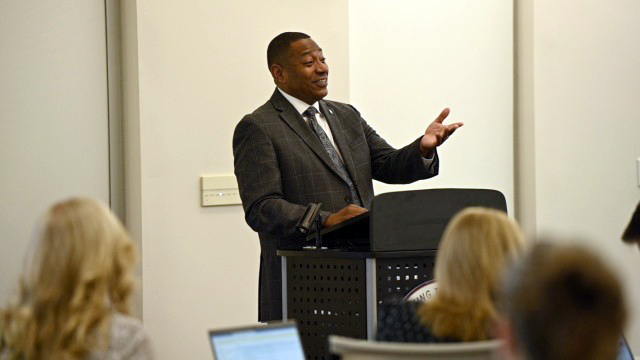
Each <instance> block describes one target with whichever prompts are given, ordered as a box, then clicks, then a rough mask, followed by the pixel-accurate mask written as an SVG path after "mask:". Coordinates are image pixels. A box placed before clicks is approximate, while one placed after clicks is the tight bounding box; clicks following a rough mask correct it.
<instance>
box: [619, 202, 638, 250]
mask: <svg viewBox="0 0 640 360" xmlns="http://www.w3.org/2000/svg"><path fill="white" fill-rule="evenodd" d="M622 240H623V241H624V242H629V243H632V242H635V243H636V244H638V246H640V203H638V206H637V207H636V211H635V212H634V213H633V215H632V216H631V221H629V225H627V228H626V229H625V230H624V233H623V234H622Z"/></svg>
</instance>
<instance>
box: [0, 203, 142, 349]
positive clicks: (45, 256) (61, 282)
mask: <svg viewBox="0 0 640 360" xmlns="http://www.w3.org/2000/svg"><path fill="white" fill-rule="evenodd" d="M31 246H32V248H31V249H30V251H29V253H28V254H27V259H26V263H25V271H24V272H23V274H22V276H21V279H20V283H19V293H18V296H17V299H16V301H15V302H14V303H13V304H11V305H9V306H8V307H7V308H6V309H5V310H3V311H1V312H0V331H1V332H2V334H1V337H0V354H9V355H10V356H11V357H15V358H20V359H42V358H55V359H79V358H82V357H84V356H85V355H86V354H88V353H89V351H91V350H96V349H100V348H104V347H106V346H107V345H108V341H109V332H108V330H109V324H110V319H111V314H112V313H113V312H119V313H123V314H130V304H129V300H130V298H131V293H132V291H133V287H134V276H133V271H132V268H133V265H134V263H135V259H136V251H135V248H134V245H133V243H132V242H131V239H130V238H129V235H128V234H127V232H126V230H125V229H124V228H123V226H122V224H121V223H120V221H118V219H117V218H116V217H115V216H114V215H113V214H112V213H111V212H110V211H109V209H107V208H106V207H105V206H104V205H102V204H101V203H99V202H97V201H95V200H92V199H88V198H72V199H69V200H66V201H62V202H60V203H57V204H55V205H53V206H52V207H51V208H50V209H49V211H48V212H47V214H46V215H45V218H44V221H43V224H42V226H41V228H40V229H39V233H38V235H37V236H36V237H35V239H34V243H32V245H31Z"/></svg>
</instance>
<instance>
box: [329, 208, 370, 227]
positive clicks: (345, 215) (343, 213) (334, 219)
mask: <svg viewBox="0 0 640 360" xmlns="http://www.w3.org/2000/svg"><path fill="white" fill-rule="evenodd" d="M367 211H369V210H367V209H365V208H363V207H360V206H358V205H353V204H351V205H348V206H346V207H344V208H342V209H340V210H339V211H338V212H335V213H333V214H331V215H329V216H328V217H327V219H326V220H325V221H324V226H325V227H329V226H333V225H337V224H340V223H341V222H344V221H346V220H349V219H351V218H354V217H356V216H358V215H361V214H364V213H366V212H367Z"/></svg>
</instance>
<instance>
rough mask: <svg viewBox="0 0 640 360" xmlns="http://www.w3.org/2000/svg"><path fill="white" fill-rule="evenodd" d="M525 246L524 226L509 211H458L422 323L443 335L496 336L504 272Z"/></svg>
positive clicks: (440, 254) (443, 246) (441, 250)
mask: <svg viewBox="0 0 640 360" xmlns="http://www.w3.org/2000/svg"><path fill="white" fill-rule="evenodd" d="M523 246H524V236H523V234H522V231H521V230H520V227H519V226H518V224H517V223H516V222H515V221H513V220H511V219H510V218H509V217H508V216H507V215H506V214H505V213H504V212H502V211H498V210H493V209H487V208H477V207H476V208H467V209H465V210H463V211H461V212H460V213H458V214H457V215H456V216H455V217H454V218H453V219H451V221H450V223H449V225H448V226H447V229H446V230H445V232H444V235H443V238H442V241H441V243H440V248H439V250H438V256H437V259H436V266H435V279H436V281H437V282H438V295H437V296H436V297H435V298H434V299H433V300H431V301H429V302H426V303H425V304H424V305H423V306H422V307H421V308H420V310H419V314H420V317H421V321H422V322H423V323H424V324H426V325H428V326H430V327H431V330H432V331H433V333H434V334H435V335H436V336H440V337H452V338H457V339H460V340H462V341H475V340H485V339H488V338H492V337H493V328H494V325H495V321H496V320H497V319H498V313H497V310H496V306H495V303H494V300H495V298H496V294H497V293H498V290H499V286H500V280H501V274H502V272H503V269H504V268H505V266H507V265H509V264H510V263H511V262H512V261H513V260H514V259H515V258H516V257H517V256H518V255H519V254H521V252H522V249H523Z"/></svg>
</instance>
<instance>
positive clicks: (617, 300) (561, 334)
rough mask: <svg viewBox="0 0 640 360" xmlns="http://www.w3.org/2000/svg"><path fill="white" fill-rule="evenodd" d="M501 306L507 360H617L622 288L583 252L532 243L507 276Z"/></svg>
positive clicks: (600, 263) (623, 315)
mask: <svg viewBox="0 0 640 360" xmlns="http://www.w3.org/2000/svg"><path fill="white" fill-rule="evenodd" d="M501 304H502V306H501V308H502V309H501V310H502V311H503V312H504V320H503V321H501V325H500V326H499V328H500V330H499V333H500V334H501V336H500V337H501V338H503V339H505V341H506V344H507V351H506V352H507V354H506V357H507V358H510V359H526V360H574V359H575V360H578V359H580V360H614V359H616V356H617V353H618V347H619V343H620V338H621V336H622V330H623V328H624V325H625V322H626V318H627V310H626V305H625V299H624V293H623V289H622V285H621V283H620V281H619V280H618V277H617V276H616V274H615V273H614V272H613V271H612V269H611V268H610V267H609V266H608V265H607V264H606V263H605V262H604V261H603V260H602V259H601V258H600V257H599V256H597V255H596V254H595V253H594V252H592V251H591V250H589V249H587V248H585V247H582V246H578V245H572V244H551V243H547V242H539V243H537V244H536V245H535V247H534V248H533V249H532V250H531V252H530V253H529V254H527V256H525V257H524V258H523V259H522V261H521V262H520V263H518V264H517V265H516V266H515V267H514V269H513V271H511V272H510V274H509V275H508V277H507V281H506V284H505V287H504V290H503V296H502V301H501Z"/></svg>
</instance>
